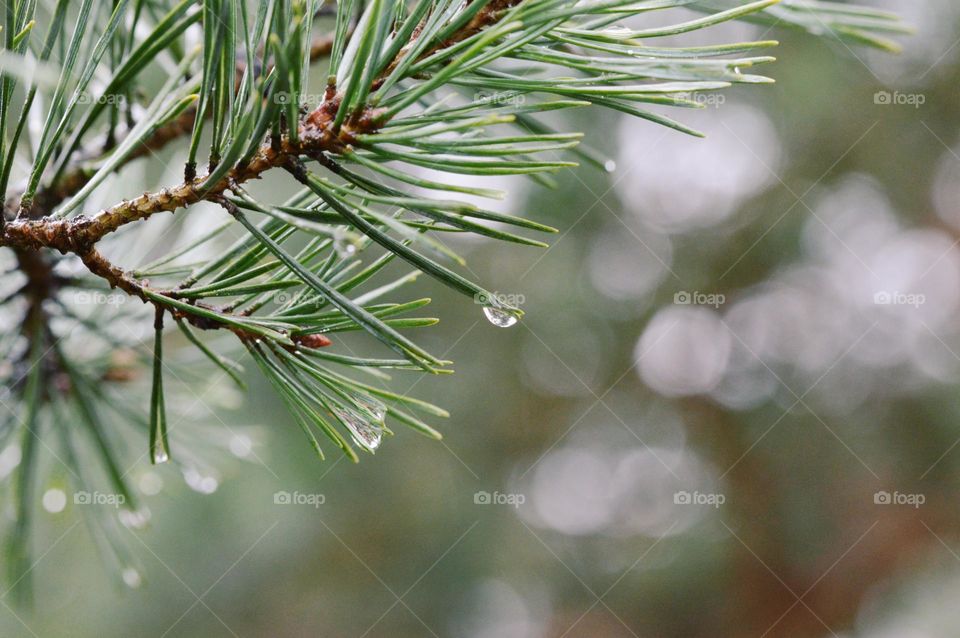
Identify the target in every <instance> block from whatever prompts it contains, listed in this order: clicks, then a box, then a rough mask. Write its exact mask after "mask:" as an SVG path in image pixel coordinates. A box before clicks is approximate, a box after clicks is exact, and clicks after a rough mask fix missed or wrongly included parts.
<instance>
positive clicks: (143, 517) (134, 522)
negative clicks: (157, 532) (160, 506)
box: [117, 507, 150, 529]
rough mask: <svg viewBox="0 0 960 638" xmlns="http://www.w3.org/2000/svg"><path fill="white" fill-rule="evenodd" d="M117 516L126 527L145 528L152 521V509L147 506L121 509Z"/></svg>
mask: <svg viewBox="0 0 960 638" xmlns="http://www.w3.org/2000/svg"><path fill="white" fill-rule="evenodd" d="M117 518H119V519H120V522H121V523H123V525H124V527H128V528H130V529H143V528H144V527H146V526H147V523H149V522H150V510H149V509H147V508H146V507H141V508H140V509H138V510H120V512H119V513H118V514H117Z"/></svg>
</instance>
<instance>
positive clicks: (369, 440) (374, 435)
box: [335, 408, 383, 452]
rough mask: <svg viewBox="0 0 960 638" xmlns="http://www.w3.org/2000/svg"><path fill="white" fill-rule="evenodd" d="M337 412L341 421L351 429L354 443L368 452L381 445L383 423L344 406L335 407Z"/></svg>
mask: <svg viewBox="0 0 960 638" xmlns="http://www.w3.org/2000/svg"><path fill="white" fill-rule="evenodd" d="M335 412H336V413H337V417H338V418H339V419H340V421H341V422H343V424H344V425H346V426H347V429H348V430H350V438H352V439H353V442H354V443H356V444H357V445H359V446H360V447H362V448H363V449H365V450H367V451H368V452H375V451H376V450H377V448H378V447H380V442H381V441H382V440H383V425H381V424H379V423H371V422H369V421H367V420H366V419H364V418H362V417H361V416H360V415H359V414H355V413H353V412H351V411H349V410H344V409H342V408H335Z"/></svg>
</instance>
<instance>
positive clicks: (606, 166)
mask: <svg viewBox="0 0 960 638" xmlns="http://www.w3.org/2000/svg"><path fill="white" fill-rule="evenodd" d="M603 170H605V171H607V172H608V173H612V172H614V171H615V170H617V163H616V162H614V161H613V160H612V159H608V160H607V161H606V162H604V163H603Z"/></svg>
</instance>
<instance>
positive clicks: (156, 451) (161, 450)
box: [153, 437, 170, 465]
mask: <svg viewBox="0 0 960 638" xmlns="http://www.w3.org/2000/svg"><path fill="white" fill-rule="evenodd" d="M169 460H170V455H169V454H168V453H167V448H166V447H164V445H163V437H158V438H157V442H156V444H155V445H154V446H153V462H154V463H155V464H157V465H159V464H160V463H166V462H167V461H169Z"/></svg>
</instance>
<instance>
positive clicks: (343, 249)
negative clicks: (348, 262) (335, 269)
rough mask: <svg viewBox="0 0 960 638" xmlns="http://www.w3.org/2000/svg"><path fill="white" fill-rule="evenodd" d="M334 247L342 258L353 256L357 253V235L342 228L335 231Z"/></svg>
mask: <svg viewBox="0 0 960 638" xmlns="http://www.w3.org/2000/svg"><path fill="white" fill-rule="evenodd" d="M333 249H334V250H335V251H337V254H338V255H340V257H341V258H342V259H346V258H347V257H352V256H354V255H355V254H356V253H357V237H356V236H355V235H354V234H353V233H351V232H349V231H346V230H344V229H342V228H338V229H336V230H335V231H334V233H333Z"/></svg>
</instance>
